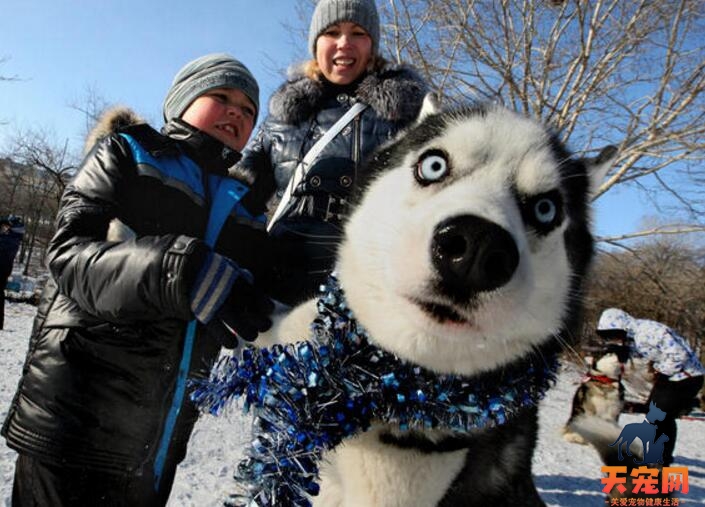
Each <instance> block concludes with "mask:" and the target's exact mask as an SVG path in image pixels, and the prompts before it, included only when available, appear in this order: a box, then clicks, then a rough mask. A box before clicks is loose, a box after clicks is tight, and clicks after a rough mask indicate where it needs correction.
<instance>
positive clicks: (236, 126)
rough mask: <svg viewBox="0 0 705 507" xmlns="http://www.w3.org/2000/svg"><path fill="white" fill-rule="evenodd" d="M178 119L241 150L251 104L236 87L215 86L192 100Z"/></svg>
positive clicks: (252, 113) (249, 126) (248, 130)
mask: <svg viewBox="0 0 705 507" xmlns="http://www.w3.org/2000/svg"><path fill="white" fill-rule="evenodd" d="M181 119H182V120H183V121H185V122H186V123H188V124H189V125H192V126H194V127H196V128H197V129H199V130H202V131H203V132H205V133H206V134H209V135H211V136H213V137H215V138H216V139H218V140H219V141H220V142H222V143H223V144H225V145H226V146H228V147H230V148H233V149H235V150H237V151H242V149H243V148H244V147H245V144H247V140H248V139H249V138H250V134H252V128H253V127H254V123H255V107H254V105H253V104H252V102H251V101H250V99H248V98H247V95H245V94H244V93H242V92H241V91H240V90H236V89H234V88H215V89H213V90H209V91H207V92H206V93H204V94H203V95H201V96H200V97H198V98H197V99H196V100H194V101H193V102H192V103H191V105H189V106H188V107H187V108H186V111H184V114H183V115H182V116H181Z"/></svg>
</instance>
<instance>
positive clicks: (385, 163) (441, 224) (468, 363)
mask: <svg viewBox="0 0 705 507" xmlns="http://www.w3.org/2000/svg"><path fill="white" fill-rule="evenodd" d="M614 152H615V150H614V148H609V149H605V150H603V152H602V153H601V154H600V156H598V157H597V158H596V159H592V160H579V159H575V158H572V157H571V155H570V154H569V153H568V152H567V151H566V149H565V148H564V147H563V146H562V145H561V144H560V143H559V142H558V140H557V139H556V137H555V136H554V135H552V134H551V133H550V132H549V131H548V130H547V129H546V128H544V127H543V126H542V125H540V124H539V123H537V122H535V121H532V120H529V119H527V118H524V117H522V116H519V115H517V114H514V113H511V112H509V111H507V110H505V109H502V108H499V107H488V108H473V109H463V110H456V111H452V112H439V111H437V110H436V108H435V107H434V105H433V104H432V102H431V101H428V100H427V101H426V103H425V105H424V108H423V110H422V114H421V117H420V119H419V121H418V123H417V124H416V125H414V126H412V127H411V128H410V129H408V130H407V131H406V132H405V133H403V134H402V135H401V136H400V137H399V138H398V139H397V140H396V141H394V142H392V144H390V145H389V146H387V147H385V148H383V149H382V150H381V151H380V152H379V153H378V154H377V155H376V156H375V157H374V159H373V160H372V161H371V164H370V166H369V170H368V171H367V172H365V175H364V176H363V177H364V178H367V179H366V181H362V182H360V186H361V187H362V192H361V193H360V196H359V199H358V201H357V204H356V205H355V207H354V211H353V213H352V214H351V216H350V218H349V220H348V221H347V223H346V225H345V235H344V240H343V242H342V244H341V245H340V248H339V251H338V265H337V270H338V278H339V280H340V283H341V285H342V287H343V289H344V290H345V293H346V297H347V301H348V304H349V307H350V308H351V310H352V312H353V313H354V315H355V317H356V318H357V320H358V321H359V322H360V323H361V324H362V325H363V326H364V327H365V329H366V330H367V331H368V333H369V335H370V336H371V337H372V339H373V340H374V341H375V343H376V344H377V345H379V346H380V347H381V348H383V349H386V350H387V351H390V352H393V353H395V354H397V355H398V356H399V357H400V358H403V359H406V360H408V361H412V362H414V363H416V364H418V365H421V366H423V367H425V368H428V369H430V370H432V371H435V372H438V373H455V374H460V375H464V376H467V377H474V378H480V377H483V378H486V377H490V378H492V379H493V380H494V381H496V382H497V383H501V382H502V372H503V370H504V368H505V367H507V366H508V365H510V364H511V365H516V364H517V363H519V364H522V363H521V362H522V361H523V360H525V358H527V357H530V356H534V357H547V356H549V355H551V354H553V353H555V352H558V351H560V350H561V348H562V347H563V345H564V343H563V342H564V341H565V340H569V339H571V338H570V337H571V330H572V329H573V327H574V325H575V324H576V321H577V318H578V311H579V303H580V299H581V295H582V282H583V278H584V276H585V274H586V270H587V268H588V265H589V262H590V260H591V257H592V253H593V242H592V237H591V235H590V232H589V217H588V214H589V201H590V196H591V192H592V191H593V190H595V188H596V187H597V185H598V184H599V182H600V181H601V179H602V177H603V176H604V174H605V172H606V171H607V169H608V168H609V166H610V162H611V159H612V157H613V156H614ZM314 315H315V310H314V305H313V304H304V305H303V306H300V307H298V308H297V309H295V310H294V311H293V312H292V313H291V314H290V315H289V317H287V318H286V319H285V320H284V321H283V322H281V323H280V325H279V326H278V327H277V328H276V329H275V331H274V333H275V334H278V336H280V337H281V338H285V339H286V340H287V341H293V340H300V339H305V338H306V337H307V329H308V326H309V323H310V322H311V320H312V319H313V317H314ZM266 344H267V338H266V337H263V338H261V339H260V340H258V345H266ZM537 425H538V422H537V411H536V409H535V408H532V409H527V410H525V411H523V412H522V413H518V414H512V416H511V417H510V418H509V421H508V422H507V424H505V425H502V426H499V427H497V428H494V429H489V430H477V431H474V432H471V433H468V434H459V433H450V432H442V431H433V432H431V431H425V432H422V431H414V432H403V431H401V430H400V429H399V428H395V427H391V426H388V425H384V424H381V423H380V424H378V425H375V426H373V428H372V429H371V430H370V431H368V432H366V433H363V434H361V435H359V436H356V437H353V438H351V439H349V440H347V441H346V442H345V443H344V444H343V445H341V446H339V447H338V448H336V449H335V450H334V451H333V452H331V453H329V454H328V455H327V456H326V458H327V459H326V463H325V464H324V466H323V468H322V471H321V493H320V495H319V496H318V497H315V498H314V505H316V506H327V507H331V506H349V507H352V506H355V507H361V506H375V507H392V506H399V507H401V506H404V507H407V506H415V507H431V506H460V505H462V506H475V505H477V506H480V505H488V504H489V505H496V506H501V505H506V506H509V505H522V506H539V505H543V502H542V501H541V499H540V497H539V495H538V493H537V491H536V488H535V486H534V484H533V480H532V478H531V458H532V453H533V450H534V446H535V443H536V438H537Z"/></svg>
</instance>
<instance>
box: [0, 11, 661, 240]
mask: <svg viewBox="0 0 705 507" xmlns="http://www.w3.org/2000/svg"><path fill="white" fill-rule="evenodd" d="M295 4H296V2H295V1H294V0H229V1H225V0H202V1H200V2H195V1H189V2H186V1H183V0H171V1H166V0H141V1H138V0H120V1H117V0H102V1H95V0H94V1H86V0H71V1H70V0H2V16H1V17H0V59H1V58H6V61H5V62H4V63H3V64H0V75H2V76H18V77H19V78H20V79H21V80H20V81H14V82H0V121H2V122H3V124H0V152H2V151H3V150H4V149H6V148H7V147H8V140H9V138H10V137H11V136H12V135H13V133H14V132H16V131H17V129H44V130H46V131H47V132H49V133H50V135H52V136H54V138H55V139H56V140H57V141H59V142H60V143H63V142H64V141H65V140H68V142H69V143H70V145H71V146H74V147H80V146H81V145H82V142H83V137H84V135H85V120H84V117H83V115H82V114H81V113H80V112H78V111H76V110H74V109H72V108H71V107H70V106H71V104H81V103H82V100H85V97H86V95H87V90H89V89H92V90H94V91H95V92H96V93H97V94H98V95H99V96H100V97H102V98H103V99H105V100H106V101H108V102H109V103H116V104H117V103H119V104H124V105H128V106H130V107H132V108H133V109H134V110H136V111H137V112H138V113H139V114H141V115H142V116H143V117H144V118H146V119H147V120H149V121H150V122H151V123H152V124H154V125H155V126H160V125H161V104H162V100H163V98H164V94H165V93H166V90H167V89H168V87H169V84H170V82H171V79H172V77H173V76H174V74H175V73H176V72H177V71H178V69H179V68H180V67H181V66H182V65H183V64H184V63H186V62H187V61H189V60H191V59H193V58H196V57H198V56H201V55H203V54H206V53H211V52H221V51H222V52H227V53H230V54H232V55H233V56H236V57H237V58H239V59H240V60H242V61H243V62H244V63H245V64H246V65H247V66H248V67H249V68H250V70H251V71H252V72H253V74H254V75H255V77H256V78H257V79H258V81H259V83H260V89H261V99H260V102H261V104H262V105H261V108H262V112H261V114H260V119H262V118H263V116H264V114H265V113H266V103H267V99H268V97H269V95H270V94H271V92H272V91H273V90H274V89H275V88H276V87H277V86H278V85H279V84H280V83H281V81H282V79H283V75H284V74H283V71H284V70H285V69H286V68H287V66H288V65H289V64H291V63H292V62H296V61H301V60H303V59H305V58H306V57H307V50H306V48H305V43H304V41H303V40H297V39H296V37H295V36H294V35H293V34H292V33H291V32H290V31H289V30H287V29H286V28H285V25H287V24H288V25H294V26H297V27H300V22H299V20H298V17H297V13H296V10H295ZM646 210H648V203H646V202H643V199H640V198H639V197H638V196H637V195H636V194H635V193H634V192H629V191H624V190H623V191H620V192H610V193H608V194H607V195H605V196H603V197H602V198H601V199H600V200H599V201H598V205H597V207H596V215H595V224H596V227H597V232H598V234H600V235H616V234H624V233H627V232H632V231H634V230H636V229H638V227H639V223H640V221H641V217H642V215H643V214H645V213H646Z"/></svg>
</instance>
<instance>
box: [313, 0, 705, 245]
mask: <svg viewBox="0 0 705 507" xmlns="http://www.w3.org/2000/svg"><path fill="white" fill-rule="evenodd" d="M300 2H301V5H302V6H305V7H306V8H309V9H310V3H311V2H310V1H309V0H300ZM378 5H379V7H380V10H381V13H382V17H383V20H384V27H383V38H384V47H386V50H387V54H388V56H389V57H390V58H392V59H393V60H396V61H405V62H408V63H411V64H413V65H415V66H416V67H417V68H418V69H419V70H420V71H421V72H422V73H423V74H424V75H425V77H426V78H427V80H428V81H429V82H430V83H432V85H433V88H435V90H436V91H437V92H438V93H439V95H440V96H441V98H442V99H443V100H444V101H445V102H446V103H450V104H453V103H459V102H465V103H466V102H467V101H468V99H472V100H479V101H492V102H500V103H503V104H505V105H507V106H509V107H510V108H513V109H515V110H518V111H522V112H524V113H526V114H528V115H531V116H534V117H537V118H541V119H543V120H545V121H546V122H548V123H549V124H550V125H551V126H552V127H554V128H555V129H556V130H557V131H558V132H559V133H560V135H561V137H562V138H563V139H564V140H565V141H566V142H568V143H569V145H570V146H571V147H572V148H573V149H574V150H576V151H579V152H583V153H589V151H590V150H591V149H599V148H601V147H602V146H604V145H606V144H614V145H616V146H618V147H619V159H618V163H617V166H616V167H615V169H614V170H613V171H612V172H611V173H610V177H609V179H608V180H607V181H606V182H605V183H604V184H603V185H602V187H601V188H600V190H599V193H598V195H597V196H596V197H599V196H600V195H602V194H604V193H605V192H608V191H610V190H611V189H613V188H614V187H615V186H617V185H622V184H631V185H639V186H640V187H642V189H643V190H644V191H647V192H648V191H651V192H659V193H664V192H665V193H669V194H670V195H671V196H673V198H674V201H675V202H677V203H678V205H677V206H678V209H677V215H678V216H679V218H680V222H679V223H678V224H674V225H673V226H672V227H670V228H667V230H668V231H669V232H673V231H674V230H675V231H684V230H688V231H690V230H698V231H702V230H705V202H704V200H703V194H702V190H701V189H702V188H703V186H702V183H703V182H704V180H705V173H704V169H703V167H704V166H703V162H704V161H705V135H704V134H705V100H704V99H705V94H704V93H703V92H704V91H705V33H704V32H705V31H704V30H703V28H704V26H705V0H673V1H670V2H660V1H654V0H591V1H584V0H565V1H548V0H387V1H385V2H382V1H379V2H378ZM658 211H659V212H660V214H662V215H664V214H667V213H670V214H673V215H675V214H676V213H675V212H674V211H673V210H658ZM683 223H685V227H683ZM611 239H613V240H615V241H616V242H620V241H622V240H624V239H628V237H626V236H625V237H622V238H618V239H615V238H611Z"/></svg>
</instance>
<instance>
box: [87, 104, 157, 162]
mask: <svg viewBox="0 0 705 507" xmlns="http://www.w3.org/2000/svg"><path fill="white" fill-rule="evenodd" d="M138 123H144V120H143V119H142V118H140V117H139V116H138V115H137V113H135V112H134V111H132V109H130V108H128V107H125V106H115V107H112V108H110V109H108V110H107V111H105V112H104V113H103V114H102V115H101V116H100V118H98V121H97V123H96V124H95V126H94V127H93V129H92V130H91V131H90V133H89V134H88V137H86V142H85V144H84V145H83V152H84V153H88V152H89V151H90V150H91V148H93V146H95V144H96V143H98V142H99V141H101V140H102V139H105V138H106V137H108V136H109V135H111V134H114V133H116V132H117V131H118V130H121V129H124V128H126V127H129V126H130V125H136V124H138Z"/></svg>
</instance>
